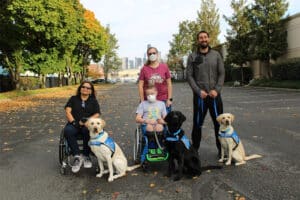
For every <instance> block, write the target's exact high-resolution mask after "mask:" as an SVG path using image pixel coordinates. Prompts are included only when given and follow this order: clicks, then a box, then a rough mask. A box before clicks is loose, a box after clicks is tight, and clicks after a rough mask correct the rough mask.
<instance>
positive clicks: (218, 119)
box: [217, 114, 222, 123]
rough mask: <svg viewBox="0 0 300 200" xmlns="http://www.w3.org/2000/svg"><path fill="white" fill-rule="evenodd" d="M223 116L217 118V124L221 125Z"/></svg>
mask: <svg viewBox="0 0 300 200" xmlns="http://www.w3.org/2000/svg"><path fill="white" fill-rule="evenodd" d="M221 119H222V114H221V115H219V116H218V117H217V122H219V123H221Z"/></svg>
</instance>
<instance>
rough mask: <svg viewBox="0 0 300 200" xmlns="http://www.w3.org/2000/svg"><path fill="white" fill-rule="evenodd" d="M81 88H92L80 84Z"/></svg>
mask: <svg viewBox="0 0 300 200" xmlns="http://www.w3.org/2000/svg"><path fill="white" fill-rule="evenodd" d="M81 88H83V89H87V90H90V89H92V88H90V87H87V86H84V85H83V86H81Z"/></svg>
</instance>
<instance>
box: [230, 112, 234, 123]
mask: <svg viewBox="0 0 300 200" xmlns="http://www.w3.org/2000/svg"><path fill="white" fill-rule="evenodd" d="M230 117H231V122H233V121H234V115H233V114H231V113H230Z"/></svg>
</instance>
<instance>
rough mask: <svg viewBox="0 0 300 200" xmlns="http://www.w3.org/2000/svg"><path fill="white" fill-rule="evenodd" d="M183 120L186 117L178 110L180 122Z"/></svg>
mask: <svg viewBox="0 0 300 200" xmlns="http://www.w3.org/2000/svg"><path fill="white" fill-rule="evenodd" d="M185 120H186V117H185V116H184V114H182V113H181V112H180V121H181V123H183V122H184V121H185Z"/></svg>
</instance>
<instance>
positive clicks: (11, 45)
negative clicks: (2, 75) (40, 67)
mask: <svg viewBox="0 0 300 200" xmlns="http://www.w3.org/2000/svg"><path fill="white" fill-rule="evenodd" d="M10 3H11V1H8V0H6V1H1V4H0V5H1V6H0V27H1V28H0V64H1V65H2V66H3V67H4V68H7V69H8V71H9V74H10V78H11V80H12V84H13V87H14V88H17V89H19V87H20V84H19V76H20V72H21V71H22V69H23V64H24V63H25V61H24V58H23V50H24V48H25V46H26V45H27V43H28V42H27V39H26V32H24V24H23V23H21V22H19V21H18V20H16V19H14V18H13V16H11V13H10V11H9V10H8V8H9V6H10Z"/></svg>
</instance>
